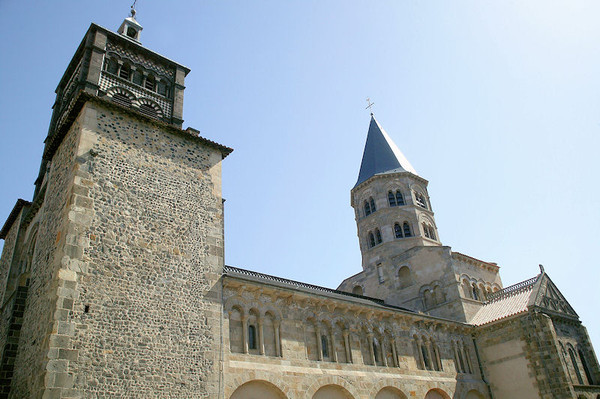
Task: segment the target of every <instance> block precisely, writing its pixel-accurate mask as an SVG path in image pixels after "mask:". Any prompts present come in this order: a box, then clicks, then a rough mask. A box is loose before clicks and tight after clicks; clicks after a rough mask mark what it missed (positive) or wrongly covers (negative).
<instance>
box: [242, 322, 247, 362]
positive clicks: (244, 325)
mask: <svg viewBox="0 0 600 399" xmlns="http://www.w3.org/2000/svg"><path fill="white" fill-rule="evenodd" d="M242 348H243V351H244V353H248V316H242Z"/></svg>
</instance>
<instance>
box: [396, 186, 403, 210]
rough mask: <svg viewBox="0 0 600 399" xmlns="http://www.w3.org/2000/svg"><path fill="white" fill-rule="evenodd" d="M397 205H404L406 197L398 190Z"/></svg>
mask: <svg viewBox="0 0 600 399" xmlns="http://www.w3.org/2000/svg"><path fill="white" fill-rule="evenodd" d="M396 204H398V206H402V205H404V196H403V195H402V193H401V192H400V190H396Z"/></svg>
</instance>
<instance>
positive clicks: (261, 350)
mask: <svg viewBox="0 0 600 399" xmlns="http://www.w3.org/2000/svg"><path fill="white" fill-rule="evenodd" d="M258 353H259V354H260V355H264V354H265V334H263V319H262V317H260V318H259V319H258Z"/></svg>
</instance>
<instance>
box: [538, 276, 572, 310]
mask: <svg viewBox="0 0 600 399" xmlns="http://www.w3.org/2000/svg"><path fill="white" fill-rule="evenodd" d="M534 294H535V296H534V295H532V296H531V298H530V300H529V306H530V307H536V308H538V309H542V310H544V311H546V312H548V313H554V314H559V315H561V316H567V317H571V318H576V319H579V316H578V315H577V313H575V310H574V309H573V307H572V306H571V305H570V304H569V302H567V299H566V298H565V297H564V295H563V294H562V293H561V292H560V291H559V290H558V287H557V286H556V285H555V284H554V283H553V282H552V280H550V277H549V276H548V275H547V274H546V273H542V275H541V278H540V281H539V283H538V284H537V286H536V290H535V291H534Z"/></svg>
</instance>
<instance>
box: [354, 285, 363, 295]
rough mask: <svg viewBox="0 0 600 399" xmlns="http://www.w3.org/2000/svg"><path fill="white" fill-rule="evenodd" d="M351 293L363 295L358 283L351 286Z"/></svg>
mask: <svg viewBox="0 0 600 399" xmlns="http://www.w3.org/2000/svg"><path fill="white" fill-rule="evenodd" d="M352 293H353V294H354V295H363V288H362V287H361V286H360V285H355V286H354V288H352Z"/></svg>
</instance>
